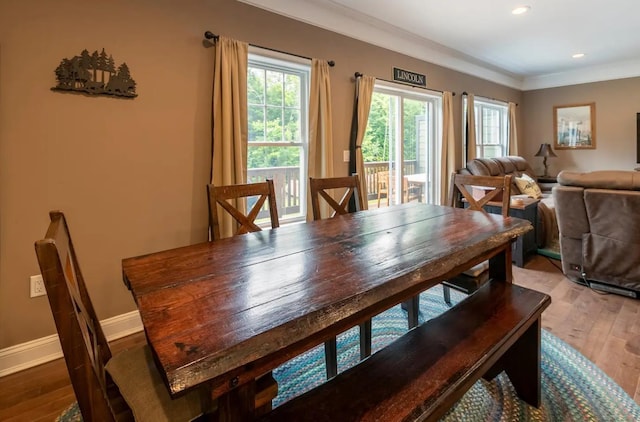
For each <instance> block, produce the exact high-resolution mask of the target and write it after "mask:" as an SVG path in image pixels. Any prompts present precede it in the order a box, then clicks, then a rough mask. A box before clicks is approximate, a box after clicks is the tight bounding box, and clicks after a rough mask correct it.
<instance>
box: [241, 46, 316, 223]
mask: <svg viewBox="0 0 640 422" xmlns="http://www.w3.org/2000/svg"><path fill="white" fill-rule="evenodd" d="M247 73H248V74H247V103H248V104H247V109H248V115H249V116H248V124H249V132H248V150H247V182H248V183H252V182H260V181H263V180H265V179H267V178H272V179H273V181H274V185H275V189H276V203H277V205H278V216H279V218H280V221H281V222H282V223H286V222H290V221H297V220H303V219H304V217H305V214H306V204H307V200H306V195H307V193H306V190H307V188H306V186H307V183H306V180H307V145H308V138H309V137H308V130H307V124H308V123H307V122H308V121H309V119H308V104H309V75H310V67H309V65H308V64H306V65H305V64H299V63H295V62H290V61H285V60H282V59H279V58H273V57H267V56H262V55H257V54H250V55H249V68H248V72H247ZM265 218H266V214H265ZM265 221H268V219H267V220H265Z"/></svg>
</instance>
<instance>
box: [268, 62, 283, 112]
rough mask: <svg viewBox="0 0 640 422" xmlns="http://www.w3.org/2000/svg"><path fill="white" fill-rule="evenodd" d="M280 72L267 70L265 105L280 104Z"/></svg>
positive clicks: (281, 77) (281, 79) (281, 76)
mask: <svg viewBox="0 0 640 422" xmlns="http://www.w3.org/2000/svg"><path fill="white" fill-rule="evenodd" d="M283 76H284V75H283V74H282V72H274V71H271V70H268V71H267V105H274V106H282V89H283V87H282V85H283Z"/></svg>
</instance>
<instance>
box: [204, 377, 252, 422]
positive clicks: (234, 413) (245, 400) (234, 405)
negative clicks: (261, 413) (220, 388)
mask: <svg viewBox="0 0 640 422" xmlns="http://www.w3.org/2000/svg"><path fill="white" fill-rule="evenodd" d="M217 400H218V412H217V418H214V420H216V421H218V422H242V421H251V420H253V419H254V417H255V401H256V382H255V380H253V381H250V382H247V383H246V384H242V385H239V386H238V387H236V388H234V389H233V390H231V391H229V392H227V393H225V394H223V395H222V396H220V397H218V398H217Z"/></svg>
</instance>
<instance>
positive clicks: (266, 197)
mask: <svg viewBox="0 0 640 422" xmlns="http://www.w3.org/2000/svg"><path fill="white" fill-rule="evenodd" d="M207 193H208V196H209V224H210V226H211V232H212V235H213V240H218V239H220V215H219V214H218V206H220V207H221V208H222V209H224V210H225V211H226V212H227V213H229V214H230V215H231V217H233V219H234V220H235V221H236V222H237V223H238V229H237V230H236V232H235V233H234V234H244V233H249V232H257V231H261V230H262V229H261V228H260V226H258V225H257V224H256V223H255V221H256V218H257V217H258V214H259V213H260V210H261V209H262V207H263V205H264V203H265V201H268V203H269V216H270V219H271V228H276V227H279V226H280V223H279V220H278V208H277V205H276V193H275V188H274V186H273V180H271V179H267V180H266V181H264V182H259V183H248V184H240V185H228V186H214V185H213V184H210V185H207ZM250 196H257V197H258V199H257V200H256V202H255V204H254V205H253V207H252V208H251V210H250V211H249V212H248V213H247V214H246V215H245V214H244V213H243V212H242V211H240V210H239V209H238V207H236V206H235V205H234V203H232V202H229V201H230V200H246V198H247V197H250Z"/></svg>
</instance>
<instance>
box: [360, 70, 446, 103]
mask: <svg viewBox="0 0 640 422" xmlns="http://www.w3.org/2000/svg"><path fill="white" fill-rule="evenodd" d="M353 76H355V77H356V79H358V78H359V77H360V76H362V73H360V72H356V73H354V74H353ZM376 79H378V80H381V81H383V82H389V83H392V84H398V85H402V86H408V87H411V88H419V89H424V90H427V91H436V92H440V93H444V91H441V90H439V89H433V88H424V87H421V86H415V85H408V84H403V83H402V82H398V81H390V80H388V79H382V78H376ZM451 95H452V96H454V97H455V95H456V93H455V92H452V93H451Z"/></svg>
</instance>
